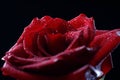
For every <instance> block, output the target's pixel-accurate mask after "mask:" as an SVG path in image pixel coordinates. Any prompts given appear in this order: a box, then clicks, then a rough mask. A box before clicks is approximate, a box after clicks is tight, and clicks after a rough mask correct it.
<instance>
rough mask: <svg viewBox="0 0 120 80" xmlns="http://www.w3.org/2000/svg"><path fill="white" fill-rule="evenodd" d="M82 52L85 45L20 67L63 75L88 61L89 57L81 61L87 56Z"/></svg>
mask: <svg viewBox="0 0 120 80" xmlns="http://www.w3.org/2000/svg"><path fill="white" fill-rule="evenodd" d="M83 52H85V46H82V47H79V48H76V49H73V50H68V51H65V52H62V53H60V54H58V55H56V56H53V57H52V58H51V59H49V60H45V61H43V62H40V63H35V64H30V65H25V66H22V67H21V69H23V70H25V71H28V72H32V73H34V72H35V73H36V72H37V73H42V74H49V75H63V74H65V73H68V72H70V71H71V70H74V69H76V68H77V67H80V66H82V65H84V64H85V63H87V62H88V60H89V59H90V57H89V58H87V59H88V60H87V59H86V60H85V61H84V62H83V60H82V58H83V57H88V56H86V55H87V54H83ZM83 59H85V58H83ZM79 63H80V64H79ZM59 66H60V67H59ZM68 66H71V67H68ZM61 69H62V70H61Z"/></svg>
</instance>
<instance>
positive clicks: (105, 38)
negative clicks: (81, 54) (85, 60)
mask: <svg viewBox="0 0 120 80" xmlns="http://www.w3.org/2000/svg"><path fill="white" fill-rule="evenodd" d="M118 32H120V30H119V29H117V30H113V31H109V32H106V33H104V34H101V35H97V36H96V37H95V38H94V40H93V41H92V42H91V44H90V46H91V47H93V48H96V50H97V51H96V54H95V56H94V57H93V59H92V60H91V62H90V64H91V65H93V66H95V65H97V64H98V63H99V62H100V61H101V60H102V59H104V58H105V57H106V56H107V55H109V54H110V52H112V50H113V49H115V48H116V46H118V45H119V44H120V35H118ZM107 62H110V59H109V58H108V60H107ZM104 64H106V63H103V67H104ZM109 68H111V66H109ZM109 68H108V69H105V67H104V68H103V70H104V73H107V72H108V70H110V69H109Z"/></svg>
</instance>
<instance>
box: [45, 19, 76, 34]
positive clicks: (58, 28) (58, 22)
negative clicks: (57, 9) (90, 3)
mask: <svg viewBox="0 0 120 80" xmlns="http://www.w3.org/2000/svg"><path fill="white" fill-rule="evenodd" d="M46 28H47V32H49V33H62V34H64V33H66V32H67V31H70V30H73V29H74V28H73V27H71V26H70V25H69V24H68V23H67V21H65V20H63V19H60V18H55V19H53V20H51V21H50V22H49V23H48V24H47V26H46Z"/></svg>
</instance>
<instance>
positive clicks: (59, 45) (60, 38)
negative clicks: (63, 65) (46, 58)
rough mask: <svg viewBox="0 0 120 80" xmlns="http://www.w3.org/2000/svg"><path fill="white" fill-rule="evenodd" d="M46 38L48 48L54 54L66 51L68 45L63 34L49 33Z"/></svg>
mask: <svg viewBox="0 0 120 80" xmlns="http://www.w3.org/2000/svg"><path fill="white" fill-rule="evenodd" d="M45 38H46V41H47V46H48V47H47V49H46V50H47V51H48V52H49V53H50V54H52V55H55V54H57V53H59V52H62V51H64V50H65V49H66V47H67V45H66V41H65V36H64V35H63V34H60V33H58V34H47V35H46V37H45Z"/></svg>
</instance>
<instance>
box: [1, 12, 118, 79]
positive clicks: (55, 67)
mask: <svg viewBox="0 0 120 80" xmlns="http://www.w3.org/2000/svg"><path fill="white" fill-rule="evenodd" d="M119 44H120V29H114V30H97V29H96V27H95V23H94V19H93V18H88V17H87V16H86V15H85V14H80V15H78V16H77V17H75V18H73V19H71V20H69V21H66V20H63V19H61V18H52V17H50V16H44V17H42V18H41V19H38V18H34V19H33V20H32V22H31V23H30V25H28V26H27V27H25V29H24V31H23V33H22V34H21V36H20V38H19V39H18V40H17V42H16V44H15V45H14V46H13V47H12V48H10V50H9V51H7V52H6V54H5V56H4V57H3V58H2V59H3V60H4V61H5V63H4V65H3V67H2V72H3V75H5V76H11V77H13V78H15V79H17V80H88V79H90V80H97V79H98V78H101V77H102V76H104V75H106V74H107V73H108V72H109V71H110V70H111V68H112V67H113V65H112V59H111V53H112V51H113V50H114V49H115V48H116V47H117V46H118V45H119Z"/></svg>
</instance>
